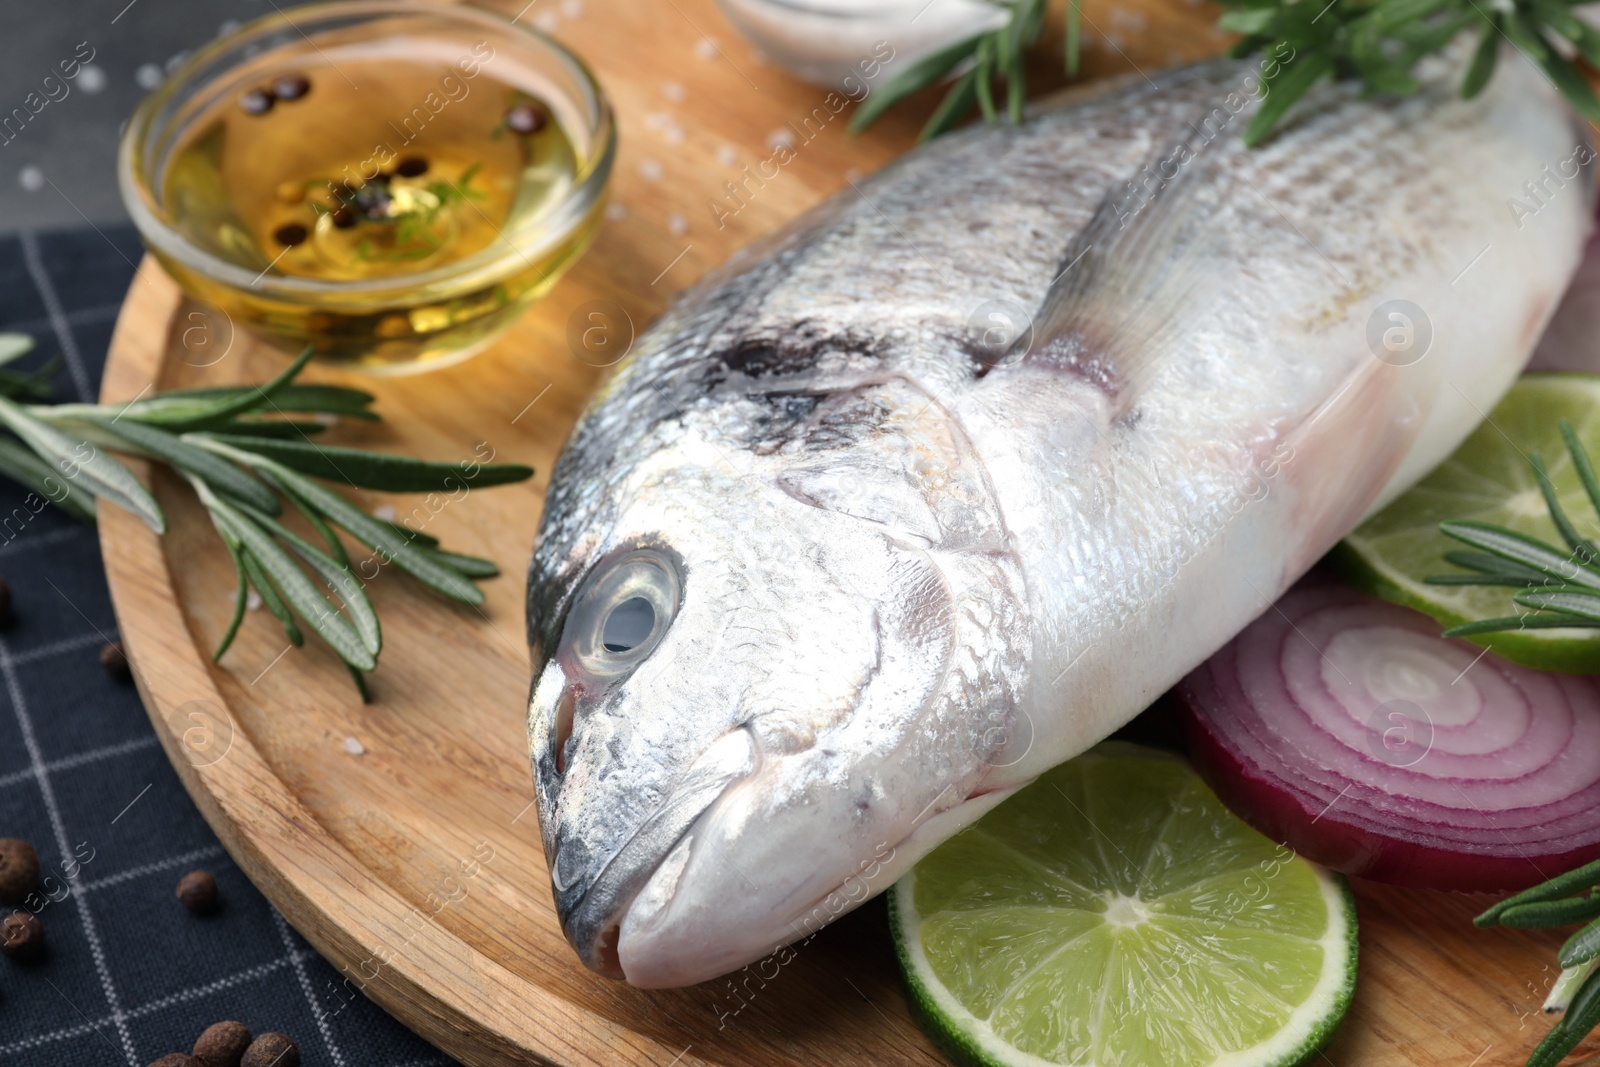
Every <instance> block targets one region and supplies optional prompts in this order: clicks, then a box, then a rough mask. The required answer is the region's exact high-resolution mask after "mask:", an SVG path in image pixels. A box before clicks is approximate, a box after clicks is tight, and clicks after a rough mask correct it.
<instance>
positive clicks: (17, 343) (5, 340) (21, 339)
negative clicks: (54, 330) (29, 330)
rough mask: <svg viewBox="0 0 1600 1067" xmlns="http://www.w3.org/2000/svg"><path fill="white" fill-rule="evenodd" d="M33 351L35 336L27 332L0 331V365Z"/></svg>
mask: <svg viewBox="0 0 1600 1067" xmlns="http://www.w3.org/2000/svg"><path fill="white" fill-rule="evenodd" d="M32 351H33V338H32V337H31V336H30V335H28V334H25V333H0V366H3V365H4V364H7V363H10V362H12V361H14V360H17V359H21V358H22V357H23V356H25V355H27V354H28V353H29V352H32Z"/></svg>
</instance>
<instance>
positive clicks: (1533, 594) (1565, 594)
mask: <svg viewBox="0 0 1600 1067" xmlns="http://www.w3.org/2000/svg"><path fill="white" fill-rule="evenodd" d="M1512 599H1514V600H1515V601H1516V602H1517V603H1518V604H1521V605H1522V606H1523V607H1525V608H1533V609H1534V610H1535V611H1559V612H1562V613H1563V614H1566V615H1575V616H1577V619H1575V620H1574V621H1575V622H1576V623H1577V625H1580V626H1582V625H1586V624H1593V623H1600V596H1596V595H1595V594H1594V593H1590V592H1585V591H1583V590H1581V589H1571V588H1557V589H1528V590H1525V591H1523V592H1521V593H1518V594H1517V595H1516V596H1515V597H1513V598H1512Z"/></svg>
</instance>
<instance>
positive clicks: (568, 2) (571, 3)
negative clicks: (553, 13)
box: [561, 0, 583, 19]
mask: <svg viewBox="0 0 1600 1067" xmlns="http://www.w3.org/2000/svg"><path fill="white" fill-rule="evenodd" d="M561 13H562V14H563V15H565V16H566V17H567V18H569V19H575V18H579V17H581V16H582V15H583V0H561Z"/></svg>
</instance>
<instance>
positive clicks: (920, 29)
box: [717, 0, 1008, 99]
mask: <svg viewBox="0 0 1600 1067" xmlns="http://www.w3.org/2000/svg"><path fill="white" fill-rule="evenodd" d="M717 4H718V5H719V6H720V7H721V8H722V11H723V13H724V14H725V15H727V17H728V21H729V22H731V23H733V25H734V26H735V27H736V28H737V29H738V30H739V32H740V33H742V34H744V36H745V37H746V38H748V39H749V41H750V43H751V44H754V45H755V46H756V47H757V48H759V49H761V51H762V52H764V53H766V54H767V55H768V56H769V57H770V58H771V59H772V60H773V61H774V62H776V63H778V64H779V65H780V66H782V67H785V68H787V69H788V70H789V71H791V72H792V73H794V74H798V75H799V76H800V77H802V78H804V79H805V80H806V81H809V82H812V83H814V84H816V85H825V86H828V87H829V88H834V89H840V90H842V91H843V92H844V93H846V94H847V95H849V96H850V97H851V98H852V99H859V98H860V97H862V96H864V95H866V93H867V92H868V91H869V90H870V89H871V88H872V84H871V83H872V82H873V80H874V79H876V78H879V77H880V71H882V79H883V80H884V81H887V80H888V79H889V78H892V77H893V76H894V75H895V74H897V73H899V72H900V71H902V70H905V69H906V68H907V67H909V66H911V65H912V64H913V63H915V62H916V61H917V60H919V59H922V58H924V57H926V56H929V55H931V54H933V53H934V52H937V51H939V50H940V49H942V48H945V47H947V46H949V45H952V44H954V43H955V42H957V41H960V40H963V39H965V38H967V37H971V36H973V35H975V34H978V33H982V32H984V31H985V30H994V29H998V28H1000V27H1001V26H1004V25H1005V24H1006V20H1007V18H1008V16H1007V14H1006V9H1005V8H1004V7H1003V6H1000V5H998V4H994V3H990V2H989V0H717Z"/></svg>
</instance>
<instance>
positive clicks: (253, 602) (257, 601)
mask: <svg viewBox="0 0 1600 1067" xmlns="http://www.w3.org/2000/svg"><path fill="white" fill-rule="evenodd" d="M244 607H245V610H246V611H260V610H261V594H260V593H258V592H256V591H255V590H254V589H252V590H250V595H249V596H247V597H245V598H244Z"/></svg>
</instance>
